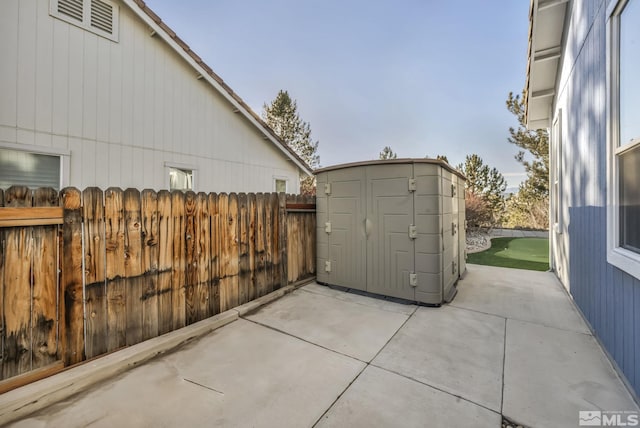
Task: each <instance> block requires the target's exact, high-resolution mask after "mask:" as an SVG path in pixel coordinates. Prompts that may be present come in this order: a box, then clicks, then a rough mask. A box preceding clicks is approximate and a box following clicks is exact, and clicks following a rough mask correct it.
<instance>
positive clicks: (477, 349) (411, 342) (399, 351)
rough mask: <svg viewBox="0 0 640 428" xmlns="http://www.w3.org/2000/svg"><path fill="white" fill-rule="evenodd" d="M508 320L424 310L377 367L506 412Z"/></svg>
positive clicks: (376, 361) (451, 310)
mask: <svg viewBox="0 0 640 428" xmlns="http://www.w3.org/2000/svg"><path fill="white" fill-rule="evenodd" d="M504 329H505V320H504V318H499V317H496V316H493V315H486V314H481V313H478V312H474V311H469V310H466V309H459V308H454V307H451V306H446V307H442V308H424V307H421V308H418V310H417V311H416V312H415V313H414V314H413V316H412V317H411V319H409V321H407V323H406V324H405V325H404V326H403V328H402V329H401V330H400V331H399V332H398V333H397V334H396V335H395V337H394V338H393V339H392V340H391V341H390V342H389V344H388V345H387V346H386V347H385V348H384V349H383V350H382V352H380V354H379V355H378V356H377V357H376V358H375V359H374V360H373V362H372V364H373V365H375V366H378V367H381V368H384V369H387V370H390V371H392V372H395V373H399V374H401V375H404V376H406V377H409V378H411V379H415V380H417V381H419V382H422V383H426V384H428V385H431V386H433V387H435V388H438V389H441V390H443V391H446V392H448V393H450V394H453V395H456V396H460V397H462V398H464V399H466V400H469V401H471V402H473V403H476V404H479V405H481V406H484V407H487V408H488V409H491V410H494V411H496V412H500V409H501V402H502V368H503V352H504Z"/></svg>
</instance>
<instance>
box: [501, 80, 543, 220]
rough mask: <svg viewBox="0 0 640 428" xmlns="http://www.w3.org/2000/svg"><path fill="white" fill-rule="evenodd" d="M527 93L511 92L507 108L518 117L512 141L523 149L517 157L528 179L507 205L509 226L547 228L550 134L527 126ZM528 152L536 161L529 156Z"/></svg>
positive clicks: (510, 131) (511, 129)
mask: <svg viewBox="0 0 640 428" xmlns="http://www.w3.org/2000/svg"><path fill="white" fill-rule="evenodd" d="M524 99H525V97H524V92H523V94H522V97H521V96H520V95H515V96H514V95H513V93H512V92H510V93H509V97H508V98H507V102H506V104H507V109H508V110H509V111H510V112H511V113H513V115H514V116H516V118H517V119H518V128H517V129H516V128H513V127H511V128H509V134H510V137H509V142H510V143H511V144H515V145H516V146H518V147H520V148H521V149H522V150H520V151H519V152H518V154H517V155H516V160H517V161H518V162H520V163H521V164H522V165H524V169H525V171H526V173H527V179H526V180H525V181H524V182H523V183H521V184H520V186H519V188H518V193H516V194H515V195H513V196H512V197H511V198H510V199H509V201H508V204H507V215H506V225H507V226H509V227H519V228H547V227H548V224H549V211H548V209H549V133H548V132H547V130H546V129H538V130H536V131H530V130H528V129H527V127H526V117H525V106H524ZM527 153H529V154H530V155H531V156H532V157H533V160H531V161H529V160H527V159H526V155H527Z"/></svg>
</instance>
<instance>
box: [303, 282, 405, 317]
mask: <svg viewBox="0 0 640 428" xmlns="http://www.w3.org/2000/svg"><path fill="white" fill-rule="evenodd" d="M302 290H304V291H308V292H310V293H316V294H322V295H323V296H327V297H334V298H336V299H340V300H344V301H345V302H351V303H358V304H360V305H365V306H370V307H372V308H378V309H382V310H383V311H390V312H397V313H399V314H405V315H411V314H412V313H413V312H414V311H415V310H416V308H417V306H416V305H413V304H409V303H406V304H405V303H398V302H397V301H395V300H393V299H391V298H386V299H385V298H382V297H372V296H364V295H362V293H354V292H351V291H345V290H340V289H337V288H331V287H329V286H326V285H320V284H318V283H317V282H313V283H311V284H308V285H305V286H304V287H303V288H302Z"/></svg>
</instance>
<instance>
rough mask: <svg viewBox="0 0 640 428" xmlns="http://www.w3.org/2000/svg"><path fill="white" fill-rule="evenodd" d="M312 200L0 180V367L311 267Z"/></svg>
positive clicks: (224, 304)
mask: <svg viewBox="0 0 640 428" xmlns="http://www.w3.org/2000/svg"><path fill="white" fill-rule="evenodd" d="M314 203H315V198H309V197H303V196H295V195H284V194H275V193H271V194H267V193H265V194H262V193H258V194H245V193H239V194H236V193H229V194H226V193H220V194H216V193H209V194H205V193H197V194H196V193H194V192H186V193H183V192H179V191H174V192H168V191H159V192H155V191H151V190H143V191H142V192H140V191H139V190H137V189H126V190H122V189H119V188H109V189H107V190H105V191H102V190H101V189H98V188H87V189H85V190H83V191H80V190H78V189H75V188H66V189H63V190H62V191H60V192H59V193H57V192H55V191H53V190H52V189H38V190H35V191H33V192H31V191H29V190H28V189H26V188H23V187H15V186H14V187H12V188H9V189H7V190H6V191H5V192H2V191H1V190H0V207H2V208H0V226H1V227H0V240H1V241H2V246H1V247H0V249H1V252H0V296H2V297H0V299H1V300H0V318H1V319H2V330H1V332H2V333H1V334H2V341H1V342H0V343H1V344H2V345H1V346H2V357H3V358H2V359H1V360H0V361H1V364H2V367H1V368H2V370H0V372H1V373H2V376H0V379H7V378H9V377H12V376H16V375H20V374H23V373H28V372H29V371H31V370H34V369H37V368H40V367H43V366H45V365H46V364H50V363H53V362H55V361H59V360H62V361H63V363H64V365H65V366H68V365H71V364H75V363H78V362H81V361H83V360H86V359H90V358H93V357H96V356H99V355H102V354H105V353H107V352H111V351H114V350H116V349H119V348H122V347H124V346H128V345H132V344H135V343H138V342H141V341H143V340H147V339H150V338H152V337H155V336H158V335H161V334H164V333H167V332H169V331H172V330H175V329H178V328H181V327H184V326H185V325H188V324H191V323H194V322H197V321H200V320H202V319H205V318H208V317H211V316H213V315H215V314H217V313H219V312H222V311H225V310H227V309H230V308H233V307H235V306H238V305H241V304H243V303H246V302H248V301H251V300H253V299H256V298H258V297H261V296H263V295H265V294H267V293H269V292H271V291H273V290H275V289H278V288H280V287H282V286H284V285H286V284H287V283H292V282H295V281H298V280H300V279H303V278H306V277H310V276H313V275H315V215H314V212H315V211H314V210H312V208H313V207H314ZM34 205H35V206H39V207H42V206H45V207H47V208H37V209H36V208H28V207H31V206H34ZM287 206H292V207H293V206H295V207H296V208H293V209H287ZM302 206H304V207H302ZM38 222H40V223H38ZM43 225H44V226H43ZM58 248H60V251H59V252H58V251H57V250H58ZM58 253H59V255H58ZM38 272H39V273H38ZM15 302H17V306H16V305H15ZM14 306H15V307H14ZM41 354H44V355H46V356H47V357H48V358H45V359H43V358H40V357H41ZM39 360H43V361H42V362H39ZM36 361H38V362H37V363H36V364H34V362H36Z"/></svg>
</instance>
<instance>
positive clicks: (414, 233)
mask: <svg viewBox="0 0 640 428" xmlns="http://www.w3.org/2000/svg"><path fill="white" fill-rule="evenodd" d="M417 237H418V228H417V227H416V226H415V225H413V224H410V225H409V238H411V239H416V238H417Z"/></svg>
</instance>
